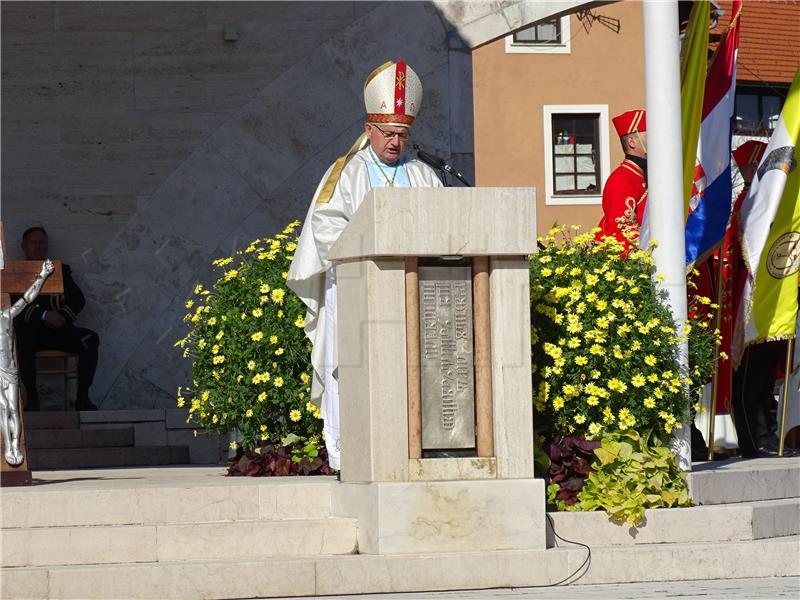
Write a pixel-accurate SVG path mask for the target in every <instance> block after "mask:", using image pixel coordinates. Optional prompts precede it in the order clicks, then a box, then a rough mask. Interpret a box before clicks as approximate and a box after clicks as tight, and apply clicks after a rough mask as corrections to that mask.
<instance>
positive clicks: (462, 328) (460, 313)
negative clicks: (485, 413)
mask: <svg viewBox="0 0 800 600" xmlns="http://www.w3.org/2000/svg"><path fill="white" fill-rule="evenodd" d="M471 277H472V275H471V268H470V267H469V266H453V267H440V266H420V268H419V315H420V328H419V329H420V376H421V380H422V448H423V449H425V450H444V449H456V448H474V447H475V382H474V372H473V356H472V348H473V344H472V279H471Z"/></svg>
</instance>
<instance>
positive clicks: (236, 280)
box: [176, 222, 324, 462]
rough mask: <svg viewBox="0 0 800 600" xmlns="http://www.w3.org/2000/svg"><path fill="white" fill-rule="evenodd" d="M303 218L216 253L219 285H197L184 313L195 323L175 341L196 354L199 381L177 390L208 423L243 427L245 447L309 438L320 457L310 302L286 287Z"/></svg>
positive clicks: (220, 429) (308, 446)
mask: <svg viewBox="0 0 800 600" xmlns="http://www.w3.org/2000/svg"><path fill="white" fill-rule="evenodd" d="M298 225H299V222H294V223H291V224H290V225H288V226H287V227H286V228H285V229H284V230H283V232H282V233H279V234H277V235H276V236H275V237H274V238H265V239H257V240H254V241H253V242H252V243H251V244H250V245H249V246H248V247H247V248H246V249H244V250H241V251H238V252H237V253H236V254H235V255H234V256H233V257H226V258H220V259H217V260H215V261H214V262H213V265H214V268H215V269H216V270H217V272H218V273H219V278H218V279H217V281H216V283H215V284H214V286H213V289H211V290H208V289H205V288H204V287H203V286H202V285H198V286H196V287H195V289H194V294H193V297H192V298H191V299H190V300H189V301H187V303H186V307H187V308H188V309H190V310H189V313H188V314H187V315H186V317H185V319H184V320H185V321H186V322H187V323H188V324H189V326H190V331H189V333H188V334H187V336H186V337H185V338H184V339H182V340H180V341H179V342H178V343H177V344H176V345H177V346H180V347H181V348H183V355H184V356H185V357H187V358H189V359H190V360H191V361H192V386H191V387H189V388H188V389H179V390H178V406H179V407H182V406H184V405H185V404H186V403H189V418H190V419H191V420H194V421H195V422H196V423H198V424H200V426H201V427H202V428H204V429H205V430H207V431H211V432H215V433H229V432H233V431H236V432H237V435H238V436H239V437H240V443H241V447H242V450H244V451H246V452H249V451H252V450H253V449H255V448H256V447H257V446H259V445H265V444H266V442H267V441H268V440H271V442H272V444H274V445H275V446H278V447H287V448H288V450H287V451H288V452H289V455H291V454H292V453H293V451H294V450H293V449H295V446H297V445H298V440H302V444H301V448H302V449H303V450H301V452H304V453H305V454H306V455H308V456H309V460H312V461H313V459H314V458H317V456H318V455H319V453H321V452H324V447H323V446H324V444H323V443H322V421H321V419H320V412H319V409H318V408H317V407H316V406H314V405H313V404H311V403H310V402H309V395H310V381H311V361H310V345H309V343H308V340H307V338H306V337H305V334H304V332H303V327H304V325H305V323H304V315H305V306H304V305H303V303H302V301H301V300H300V299H299V298H298V297H297V296H296V295H295V294H294V293H293V292H291V291H290V290H289V289H288V288H287V287H286V277H287V275H288V271H289V265H290V263H291V259H292V258H293V254H294V250H295V248H296V247H297V238H296V236H295V235H294V231H295V229H296V228H297V226H298ZM231 447H232V448H234V449H236V448H237V443H236V442H235V441H234V442H232V443H231ZM315 449H316V450H315ZM312 454H313V455H314V456H313V457H311V455H312ZM287 456H288V455H287ZM298 462H299V461H298Z"/></svg>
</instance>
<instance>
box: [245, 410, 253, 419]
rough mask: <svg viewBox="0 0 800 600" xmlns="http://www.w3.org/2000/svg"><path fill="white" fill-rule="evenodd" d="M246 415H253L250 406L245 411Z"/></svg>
mask: <svg viewBox="0 0 800 600" xmlns="http://www.w3.org/2000/svg"><path fill="white" fill-rule="evenodd" d="M244 416H245V417H252V416H253V411H252V410H251V409H249V408H248V409H247V411H245V413H244Z"/></svg>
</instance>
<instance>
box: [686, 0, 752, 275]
mask: <svg viewBox="0 0 800 600" xmlns="http://www.w3.org/2000/svg"><path fill="white" fill-rule="evenodd" d="M741 10H742V2H741V0H736V1H735V2H734V3H733V10H732V11H731V12H732V14H733V18H732V19H731V23H730V25H729V26H728V31H727V32H726V34H725V37H724V39H723V40H722V42H721V43H720V45H719V47H718V48H717V52H716V54H715V56H714V59H713V62H712V63H711V66H710V67H709V69H708V76H707V77H706V87H705V94H704V96H703V118H702V119H703V120H702V123H701V124H700V139H699V141H698V144H697V163H696V165H695V174H694V185H693V186H692V197H691V199H690V200H689V216H688V218H687V220H686V264H687V265H692V264H694V263H695V262H696V261H698V260H700V259H703V258H705V257H706V256H707V255H708V253H709V252H710V251H712V250H713V249H714V248H715V247H716V245H717V244H719V242H720V241H721V240H722V238H723V237H725V230H726V229H727V227H728V220H729V219H730V215H731V202H732V198H731V196H732V193H733V190H732V186H731V136H732V132H733V101H734V94H735V92H736V54H737V52H738V49H739V15H740V14H741Z"/></svg>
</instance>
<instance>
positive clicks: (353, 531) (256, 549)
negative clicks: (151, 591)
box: [2, 518, 357, 568]
mask: <svg viewBox="0 0 800 600" xmlns="http://www.w3.org/2000/svg"><path fill="white" fill-rule="evenodd" d="M356 547H357V528H356V521H355V519H344V518H327V519H287V520H275V521H258V520H256V521H227V522H217V523H186V524H163V525H111V526H108V525H106V526H99V527H38V528H25V529H4V530H3V540H2V550H3V552H2V566H3V567H4V568H6V567H29V566H47V565H86V564H114V563H147V562H163V561H182V560H198V559H204V560H209V559H217V560H221V559H231V558H237V557H238V558H257V557H271V556H297V555H323V556H324V555H328V554H352V553H353V552H355V551H356Z"/></svg>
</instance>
